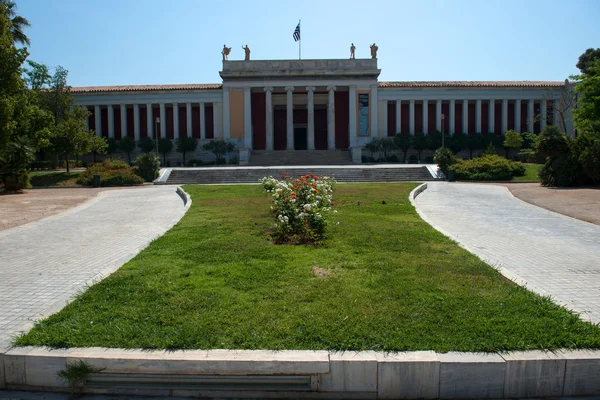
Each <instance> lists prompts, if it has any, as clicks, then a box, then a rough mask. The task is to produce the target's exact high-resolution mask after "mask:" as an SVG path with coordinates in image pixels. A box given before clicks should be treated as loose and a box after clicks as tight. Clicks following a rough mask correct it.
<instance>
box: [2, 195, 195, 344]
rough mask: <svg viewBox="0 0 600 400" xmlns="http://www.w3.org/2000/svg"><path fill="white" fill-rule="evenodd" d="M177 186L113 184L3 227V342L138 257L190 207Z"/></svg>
mask: <svg viewBox="0 0 600 400" xmlns="http://www.w3.org/2000/svg"><path fill="white" fill-rule="evenodd" d="M186 209H187V208H186V206H185V205H184V202H183V200H182V198H181V197H180V196H179V195H178V194H177V193H176V188H175V187H173V186H171V187H165V186H149V187H144V188H139V189H135V190H132V189H122V190H109V191H104V192H102V193H100V194H98V196H97V197H94V198H93V199H91V200H88V201H87V202H85V203H83V204H81V205H79V206H77V207H75V208H71V209H70V210H68V211H65V212H63V213H60V214H57V215H53V216H51V217H48V218H44V219H41V220H39V221H35V222H31V223H28V224H25V225H21V226H18V227H15V228H11V229H7V230H4V231H0V260H2V261H1V262H0V348H2V347H7V346H9V345H10V342H11V338H12V337H13V336H15V335H18V334H19V333H21V332H24V331H27V330H29V329H30V328H31V326H32V325H33V323H34V321H36V320H39V319H40V318H43V317H47V316H49V315H50V314H52V313H54V312H56V311H58V310H60V309H61V308H62V307H64V306H65V304H66V303H67V302H68V301H69V300H70V299H71V298H72V297H73V295H75V294H77V293H78V292H79V291H81V290H85V288H86V287H87V286H89V285H90V284H92V283H94V282H96V281H98V280H100V279H102V278H104V277H106V276H107V275H109V274H110V273H112V272H114V271H115V270H117V269H118V268H119V267H121V266H122V265H123V264H124V263H125V262H127V261H129V260H130V259H131V258H133V257H134V256H135V255H136V254H137V253H139V252H140V251H141V250H142V249H144V248H145V247H146V246H147V245H148V244H149V243H150V242H151V241H152V240H154V239H155V238H157V237H159V236H161V235H162V234H163V233H164V232H166V231H167V230H168V229H170V228H171V227H172V226H173V225H174V224H175V223H177V222H178V221H179V220H180V219H181V217H182V216H183V214H184V213H185V211H186Z"/></svg>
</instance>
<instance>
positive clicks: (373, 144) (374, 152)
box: [365, 138, 381, 160]
mask: <svg viewBox="0 0 600 400" xmlns="http://www.w3.org/2000/svg"><path fill="white" fill-rule="evenodd" d="M365 150H367V151H370V152H371V158H372V159H373V160H375V159H377V158H378V155H379V152H380V151H381V140H380V139H378V138H373V139H371V141H369V142H368V143H367V144H365Z"/></svg>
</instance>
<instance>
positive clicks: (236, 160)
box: [228, 156, 240, 165]
mask: <svg viewBox="0 0 600 400" xmlns="http://www.w3.org/2000/svg"><path fill="white" fill-rule="evenodd" d="M239 163H240V159H239V158H237V157H236V156H233V157H230V158H229V163H228V164H235V165H237V164H239Z"/></svg>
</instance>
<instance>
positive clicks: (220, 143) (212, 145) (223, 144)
mask: <svg viewBox="0 0 600 400" xmlns="http://www.w3.org/2000/svg"><path fill="white" fill-rule="evenodd" d="M202 149H203V150H206V151H210V152H212V153H213V154H214V155H215V164H220V161H221V160H223V159H224V157H225V154H227V153H230V152H232V151H234V150H235V144H234V143H231V142H227V141H225V140H220V139H213V140H211V141H210V142H208V143H206V144H204V145H203V146H202Z"/></svg>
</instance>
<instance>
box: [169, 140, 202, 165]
mask: <svg viewBox="0 0 600 400" xmlns="http://www.w3.org/2000/svg"><path fill="white" fill-rule="evenodd" d="M175 143H176V144H177V151H178V152H179V153H181V154H182V157H183V164H182V165H185V154H186V153H189V152H192V151H196V149H197V148H198V139H196V138H193V137H188V136H181V137H180V138H178V139H176V140H175Z"/></svg>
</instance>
